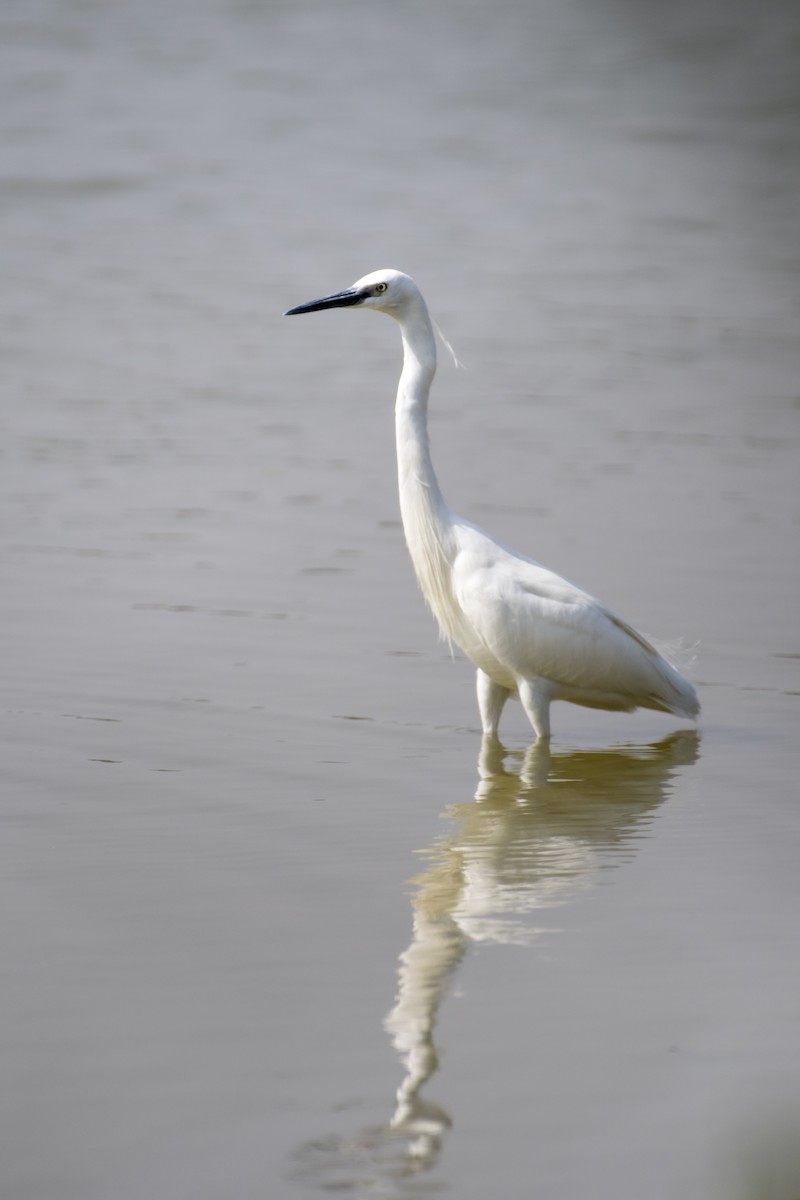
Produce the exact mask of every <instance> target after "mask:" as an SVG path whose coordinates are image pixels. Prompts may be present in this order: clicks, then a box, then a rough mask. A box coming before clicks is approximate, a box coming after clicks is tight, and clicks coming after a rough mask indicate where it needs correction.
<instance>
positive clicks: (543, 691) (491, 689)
mask: <svg viewBox="0 0 800 1200" xmlns="http://www.w3.org/2000/svg"><path fill="white" fill-rule="evenodd" d="M356 305H358V306H361V307H367V308H374V309H377V310H379V311H383V312H387V313H388V314H389V315H391V316H393V317H394V318H395V319H396V320H397V321H398V323H399V325H400V329H401V333H402V338H403V350H404V355H403V370H402V374H401V376H400V382H399V385H398V389H397V401H396V406H395V421H396V438H397V472H398V484H399V490H400V511H401V515H402V519H403V529H404V531H405V536H406V544H407V545H408V550H409V553H410V555H411V560H412V562H413V564H414V570H415V572H416V576H417V579H418V581H419V585H420V588H421V590H422V594H423V595H424V597H425V600H426V601H427V603H428V606H429V607H430V609H431V610H432V612H433V614H434V616H435V617H436V619H437V621H438V623H439V628H440V630H441V632H442V634H443V636H444V637H446V638H448V639H449V640H450V641H452V642H455V644H456V645H457V646H459V647H460V648H461V650H463V652H464V653H465V654H466V656H467V657H468V658H469V659H470V660H471V661H472V662H473V663H474V664H475V666H476V667H477V668H478V704H479V708H480V712H481V721H482V724H483V730H484V733H485V734H489V735H492V736H495V737H496V736H497V729H498V723H499V720H500V714H501V713H502V710H503V706H504V704H505V702H506V700H507V699H508V698H509V697H510V696H516V697H518V698H519V699H520V701H521V702H522V705H523V707H524V709H525V712H526V713H527V715H528V718H529V720H530V722H531V724H532V725H533V728H534V730H535V732H536V734H537V736H538V737H541V738H547V737H549V736H550V703H551V701H553V700H568V701H571V702H572V703H573V704H581V705H586V706H588V707H591V708H604V709H617V710H622V711H625V712H631V711H633V709H635V708H640V707H641V708H651V709H657V710H659V711H662V712H669V713H674V714H675V715H677V716H682V717H695V716H696V715H697V713H698V712H699V704H698V702H697V697H696V695H695V691H694V688H693V687H692V685H691V684H690V683H688V682H687V681H686V680H685V679H684V678H683V677H682V676H681V675H680V674H679V673H678V671H676V670H675V668H674V667H673V666H671V664H670V663H668V662H667V661H666V659H665V658H663V657H662V656H661V655H660V654H659V653H658V651H657V650H655V649H654V647H653V646H651V645H650V643H649V642H648V641H647V640H646V639H645V638H643V637H642V636H641V635H640V634H638V633H637V632H636V631H635V630H634V629H633V628H631V626H630V625H628V624H627V623H626V622H625V621H623V620H621V619H620V618H619V617H618V616H616V614H615V613H613V612H612V611H611V610H610V609H608V608H606V607H605V606H604V605H603V604H601V603H600V602H599V601H597V600H595V599H594V598H593V597H592V596H590V595H589V594H588V593H587V592H584V591H582V590H581V589H580V588H578V587H575V585H574V584H572V583H569V582H568V581H567V580H565V579H562V578H561V577H560V576H559V575H556V574H555V573H554V572H552V571H549V570H548V569H547V568H546V567H543V566H541V565H540V564H539V563H537V562H534V560H533V559H530V558H526V557H524V556H523V555H520V554H517V553H515V552H514V551H513V550H509V549H507V548H506V547H505V546H502V545H500V544H499V543H498V542H496V541H495V540H494V539H493V538H492V537H490V536H489V535H488V534H487V533H484V531H483V530H482V529H479V528H478V527H477V526H476V525H473V524H471V523H470V522H469V521H465V520H463V519H462V518H461V517H458V516H456V515H455V514H454V513H452V512H451V511H450V509H449V508H448V507H447V505H446V503H445V501H444V497H443V496H442V492H441V489H440V487H439V483H438V480H437V478H436V473H435V471H434V469H433V463H432V461H431V456H430V449H429V445H428V429H427V407H428V394H429V391H430V385H431V382H432V380H433V376H434V373H435V371H436V341H435V337H434V332H433V326H432V324H431V320H430V316H429V314H428V309H427V306H426V304H425V301H424V299H423V297H422V295H421V293H420V291H419V289H418V288H417V286H416V284H415V283H414V281H413V280H412V279H410V278H409V276H408V275H404V274H402V273H401V272H399V271H388V270H385V271H376V272H374V273H373V274H371V275H366V276H364V278H363V279H360V280H358V282H357V283H355V284H354V285H353V287H352V288H348V289H347V290H346V291H344V292H337V293H335V294H334V295H332V296H327V297H324V298H323V299H321V300H316V301H312V302H311V303H310V304H303V305H299V306H298V307H297V308H294V309H290V310H289V315H291V314H294V313H300V312H314V311H316V310H318V309H323V308H336V307H351V306H356Z"/></svg>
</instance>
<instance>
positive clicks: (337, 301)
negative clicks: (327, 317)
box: [283, 288, 364, 317]
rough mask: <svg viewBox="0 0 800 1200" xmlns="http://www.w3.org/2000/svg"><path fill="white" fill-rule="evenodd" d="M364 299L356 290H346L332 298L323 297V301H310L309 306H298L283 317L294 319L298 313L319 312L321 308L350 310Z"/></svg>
mask: <svg viewBox="0 0 800 1200" xmlns="http://www.w3.org/2000/svg"><path fill="white" fill-rule="evenodd" d="M363 299H364V293H363V292H357V291H356V289H355V288H345V290H344V291H343V292H334V293H333V295H332V296H323V297H322V299H321V300H309V302H308V304H298V305H297V307H296V308H290V309H289V310H288V312H285V313H284V314H283V315H284V316H285V317H294V316H297V314H298V313H307V312H318V311H319V310H320V309H321V308H348V307H349V306H350V305H351V304H360V303H361V301H362V300H363Z"/></svg>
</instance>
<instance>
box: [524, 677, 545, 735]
mask: <svg viewBox="0 0 800 1200" xmlns="http://www.w3.org/2000/svg"><path fill="white" fill-rule="evenodd" d="M518 687H519V698H520V702H521V704H522V707H523V708H524V709H525V713H526V715H527V717H528V720H529V721H530V723H531V725H532V726H533V730H534V733H535V734H536V736H537V738H540V739H547V738H549V737H550V698H551V689H550V684H549V683H548V681H547V680H546V679H521V680H520V681H519V685H518Z"/></svg>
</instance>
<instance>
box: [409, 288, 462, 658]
mask: <svg viewBox="0 0 800 1200" xmlns="http://www.w3.org/2000/svg"><path fill="white" fill-rule="evenodd" d="M399 321H400V329H401V333H402V337H403V371H402V374H401V375H400V382H399V385H398V388H397V403H396V406H395V432H396V437H397V477H398V483H399V488H400V513H401V516H402V518H403V529H404V531H405V535H406V544H407V546H408V551H409V554H410V555H411V561H412V562H413V564H414V570H415V572H416V575H417V579H418V581H419V585H420V588H421V589H422V594H423V596H424V597H425V600H426V601H427V603H428V605H429V607H430V608H431V610H432V611H433V614H434V616H435V617H436V619H437V621H438V622H439V627H440V630H441V632H442V634H443V636H445V637H448V638H454V639H455V637H456V633H457V629H456V613H457V609H456V606H455V602H454V599H453V594H452V589H451V586H450V568H451V566H452V560H453V555H454V546H453V537H452V523H453V518H452V514H451V513H450V510H449V509H448V507H447V505H446V504H445V502H444V497H443V496H442V491H441V488H440V487H439V481H438V480H437V478H436V472H435V471H434V469H433V463H432V461H431V454H430V448H429V445H428V422H427V416H428V393H429V391H430V386H431V381H432V380H433V376H434V374H435V372H436V340H435V338H434V333H433V326H432V325H431V319H430V316H429V315H428V310H427V307H426V305H425V301H424V300H423V299H422V297H421V296H417V297H415V298H414V299H413V300H412V301H411V302H410V303H409V305H408V307H407V308H406V310H405V311H404V313H403V314H402V316H401V317H400V319H399Z"/></svg>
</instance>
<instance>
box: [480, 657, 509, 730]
mask: <svg viewBox="0 0 800 1200" xmlns="http://www.w3.org/2000/svg"><path fill="white" fill-rule="evenodd" d="M510 695H511V692H510V691H509V690H508V688H505V687H501V685H500V684H499V683H495V682H494V680H493V679H490V678H489V676H488V675H487V674H486V673H485V672H484V671H481V670H480V669H479V670H478V708H479V709H480V714H481V724H482V726H483V732H484V733H485V734H487V735H488V736H489V737H493V738H496V737H497V727H498V725H499V724H500V714H501V713H502V711H503V705H504V704H505V702H506V700H507V699H508V697H509V696H510Z"/></svg>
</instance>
